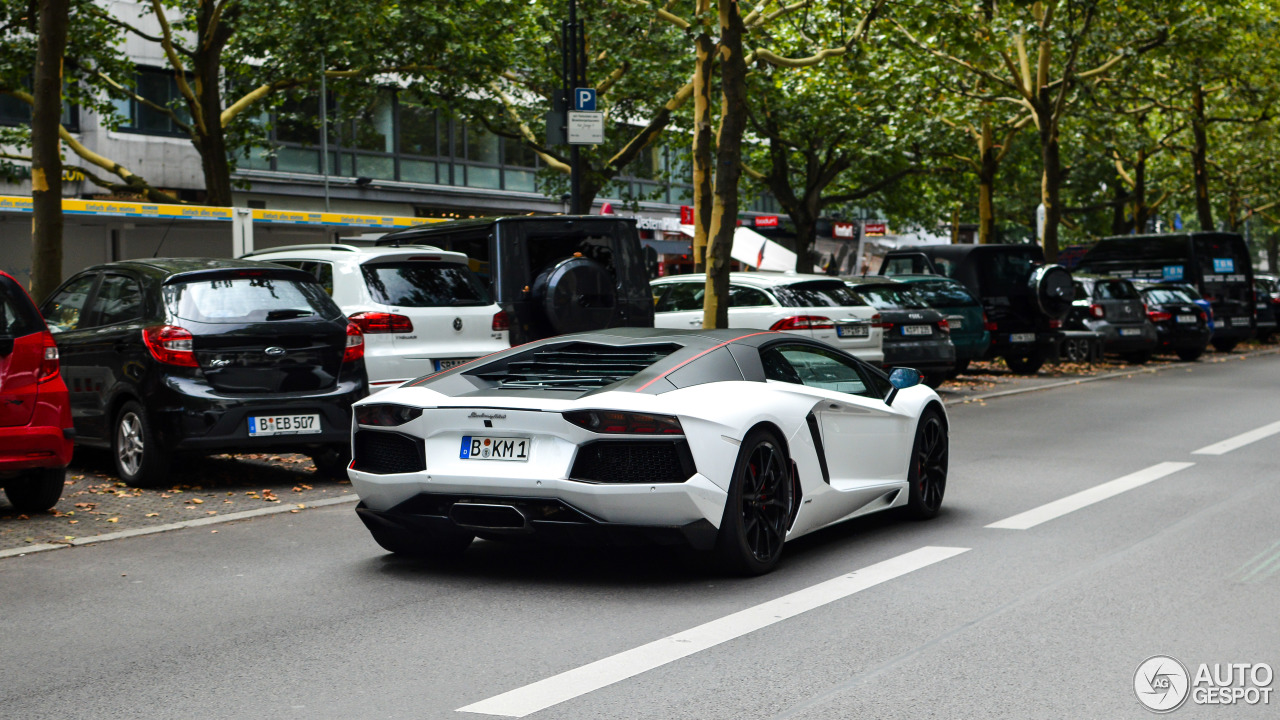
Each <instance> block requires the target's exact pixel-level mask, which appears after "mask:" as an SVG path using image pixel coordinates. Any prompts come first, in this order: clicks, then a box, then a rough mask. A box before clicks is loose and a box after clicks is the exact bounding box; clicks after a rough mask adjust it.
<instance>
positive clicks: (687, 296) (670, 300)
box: [653, 282, 706, 312]
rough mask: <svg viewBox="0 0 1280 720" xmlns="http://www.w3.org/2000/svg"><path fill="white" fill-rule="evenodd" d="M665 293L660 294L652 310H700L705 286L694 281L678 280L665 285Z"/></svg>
mask: <svg viewBox="0 0 1280 720" xmlns="http://www.w3.org/2000/svg"><path fill="white" fill-rule="evenodd" d="M667 287H668V288H670V289H669V290H667V294H666V295H663V296H662V299H661V300H659V301H658V305H657V306H656V307H655V308H654V309H653V310H654V312H680V311H682V310H701V309H702V294H703V292H704V291H705V289H706V288H705V286H703V284H702V283H696V282H678V283H672V284H671V285H668V286H667Z"/></svg>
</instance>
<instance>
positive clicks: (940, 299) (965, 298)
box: [911, 280, 978, 308]
mask: <svg viewBox="0 0 1280 720" xmlns="http://www.w3.org/2000/svg"><path fill="white" fill-rule="evenodd" d="M911 290H912V292H914V293H915V294H916V295H919V296H920V297H922V298H924V301H925V302H927V303H929V305H931V306H933V307H936V308H953V307H970V306H974V305H977V304H978V301H977V300H974V299H973V296H972V295H970V294H969V291H968V290H965V289H964V287H962V286H960V285H957V284H955V283H949V282H942V281H939V280H925V281H922V282H914V283H911Z"/></svg>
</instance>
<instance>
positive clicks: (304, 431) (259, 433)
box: [249, 415, 320, 437]
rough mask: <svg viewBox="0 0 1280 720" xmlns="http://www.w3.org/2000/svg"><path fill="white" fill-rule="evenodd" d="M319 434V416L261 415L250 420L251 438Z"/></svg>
mask: <svg viewBox="0 0 1280 720" xmlns="http://www.w3.org/2000/svg"><path fill="white" fill-rule="evenodd" d="M318 432H320V416H319V415H260V416H254V417H251V418H249V437H265V436H267V435H314V434H316V433H318Z"/></svg>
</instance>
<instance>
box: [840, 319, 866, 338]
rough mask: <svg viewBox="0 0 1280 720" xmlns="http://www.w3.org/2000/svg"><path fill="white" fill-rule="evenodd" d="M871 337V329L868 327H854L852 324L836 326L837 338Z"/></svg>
mask: <svg viewBox="0 0 1280 720" xmlns="http://www.w3.org/2000/svg"><path fill="white" fill-rule="evenodd" d="M870 335H871V328H870V327H867V326H866V325H853V324H850V323H845V324H844V325H837V326H836V337H842V338H860V337H863V338H864V337H870Z"/></svg>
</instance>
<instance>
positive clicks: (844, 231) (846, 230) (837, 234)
mask: <svg viewBox="0 0 1280 720" xmlns="http://www.w3.org/2000/svg"><path fill="white" fill-rule="evenodd" d="M855 228H856V226H855V225H854V224H853V223H846V222H838V223H834V224H833V225H832V226H831V237H833V238H838V239H843V238H852V237H853V236H854V230H855Z"/></svg>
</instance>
